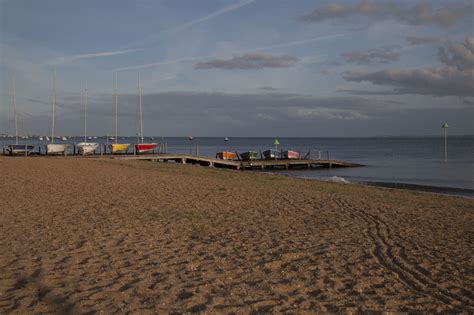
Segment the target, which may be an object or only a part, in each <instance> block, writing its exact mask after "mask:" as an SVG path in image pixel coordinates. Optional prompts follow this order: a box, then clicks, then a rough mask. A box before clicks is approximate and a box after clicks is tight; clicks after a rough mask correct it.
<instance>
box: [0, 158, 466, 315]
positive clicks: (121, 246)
mask: <svg viewBox="0 0 474 315" xmlns="http://www.w3.org/2000/svg"><path fill="white" fill-rule="evenodd" d="M0 177H1V181H0V200H1V202H0V313H1V314H5V313H40V312H59V313H66V312H73V313H85V312H90V311H92V312H99V311H104V312H106V313H115V312H122V311H125V312H127V311H132V312H136V313H140V314H142V313H145V314H146V313H154V312H159V313H164V312H173V311H177V312H211V313H230V312H237V313H240V312H243V313H250V312H259V313H266V312H285V311H295V312H304V311H311V312H314V311H322V312H328V311H329V312H338V311H351V310H360V311H423V312H448V311H459V312H466V313H468V312H470V313H472V312H473V311H474V293H473V292H474V274H473V268H474V261H473V255H472V252H473V248H474V228H473V226H474V224H473V222H474V200H472V199H466V198H456V197H447V196H440V195H434V194H428V193H415V192H410V191H400V190H392V189H382V188H375V187H364V186H359V185H352V184H337V183H322V182H317V181H311V180H304V179H296V178H289V177H283V176H276V175H268V174H259V173H258V172H239V171H231V170H217V169H211V168H207V167H206V168H204V167H198V166H191V165H177V164H164V163H155V162H139V161H135V162H134V161H114V160H109V159H103V160H100V159H95V158H71V157H68V158H63V157H52V158H46V157H31V158H23V157H13V158H12V157H0Z"/></svg>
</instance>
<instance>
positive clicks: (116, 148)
mask: <svg viewBox="0 0 474 315" xmlns="http://www.w3.org/2000/svg"><path fill="white" fill-rule="evenodd" d="M109 147H110V150H111V151H112V153H120V152H127V151H128V148H129V147H130V143H112V144H110V146H109Z"/></svg>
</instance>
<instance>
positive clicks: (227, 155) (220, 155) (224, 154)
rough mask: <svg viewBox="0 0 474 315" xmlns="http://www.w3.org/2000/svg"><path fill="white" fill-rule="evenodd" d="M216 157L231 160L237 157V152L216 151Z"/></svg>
mask: <svg viewBox="0 0 474 315" xmlns="http://www.w3.org/2000/svg"><path fill="white" fill-rule="evenodd" d="M216 158H218V159H221V160H233V159H236V158H237V154H235V153H234V152H229V151H222V152H217V154H216Z"/></svg>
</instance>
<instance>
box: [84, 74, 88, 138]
mask: <svg viewBox="0 0 474 315" xmlns="http://www.w3.org/2000/svg"><path fill="white" fill-rule="evenodd" d="M84 142H87V81H86V100H85V102H84Z"/></svg>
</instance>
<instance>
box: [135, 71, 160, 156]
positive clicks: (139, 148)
mask: <svg viewBox="0 0 474 315" xmlns="http://www.w3.org/2000/svg"><path fill="white" fill-rule="evenodd" d="M138 107H139V111H140V137H139V139H141V143H137V144H135V152H136V153H153V152H154V151H155V149H156V147H157V146H158V144H157V143H144V142H143V138H144V133H143V110H142V89H141V86H140V73H138Z"/></svg>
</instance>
